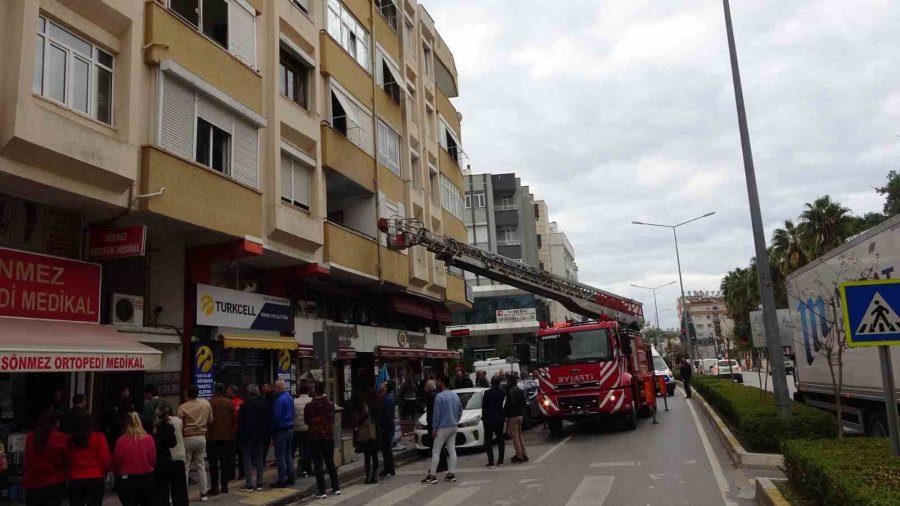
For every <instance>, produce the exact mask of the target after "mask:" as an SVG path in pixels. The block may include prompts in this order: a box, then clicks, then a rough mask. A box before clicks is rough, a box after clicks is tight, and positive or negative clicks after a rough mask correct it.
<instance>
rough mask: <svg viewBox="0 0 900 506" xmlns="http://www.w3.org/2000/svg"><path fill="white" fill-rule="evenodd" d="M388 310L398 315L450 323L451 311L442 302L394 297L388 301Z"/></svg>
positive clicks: (402, 296) (407, 296)
mask: <svg viewBox="0 0 900 506" xmlns="http://www.w3.org/2000/svg"><path fill="white" fill-rule="evenodd" d="M387 309H388V310H389V311H396V312H398V313H403V314H407V315H410V316H415V317H418V318H424V319H426V320H435V321H439V322H450V321H451V316H450V311H448V310H447V308H446V307H444V305H443V304H441V303H440V302H431V301H429V300H425V299H422V298H420V297H412V296H409V295H402V294H400V295H393V296H391V298H390V299H389V300H388V303H387Z"/></svg>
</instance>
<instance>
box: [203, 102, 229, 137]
mask: <svg viewBox="0 0 900 506" xmlns="http://www.w3.org/2000/svg"><path fill="white" fill-rule="evenodd" d="M197 116H199V117H201V118H203V119H205V120H206V121H208V122H209V123H210V124H211V125H213V126H215V127H217V128H221V129H222V130H224V131H226V132H228V133H231V131H232V129H233V126H234V115H233V114H232V113H231V111H230V110H228V109H226V108H225V107H223V106H222V105H221V104H219V103H218V102H216V101H214V100H213V99H211V98H209V97H207V96H206V95H204V94H202V93H199V94H198V96H197Z"/></svg>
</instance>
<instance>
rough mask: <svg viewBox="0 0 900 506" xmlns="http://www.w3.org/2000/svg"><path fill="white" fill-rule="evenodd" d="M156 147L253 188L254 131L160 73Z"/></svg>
mask: <svg viewBox="0 0 900 506" xmlns="http://www.w3.org/2000/svg"><path fill="white" fill-rule="evenodd" d="M160 92H161V95H162V96H161V98H160V116H159V125H158V128H159V130H158V134H157V139H158V142H159V146H160V147H161V148H163V149H165V150H167V151H169V152H171V153H173V154H175V155H177V156H180V157H182V158H185V159H187V160H193V161H195V162H197V163H199V164H202V165H205V166H207V167H209V168H211V169H213V170H216V171H218V172H221V173H222V174H225V175H227V176H230V177H231V178H233V179H234V180H236V181H238V182H240V183H242V184H245V185H247V186H250V187H253V188H257V187H258V184H259V181H258V180H259V177H258V158H259V129H258V127H257V125H256V124H253V123H251V122H250V121H249V120H247V119H245V118H244V117H243V116H240V115H238V114H235V113H234V112H233V111H232V109H230V108H228V107H226V106H225V105H223V104H222V103H220V102H218V101H216V100H214V99H212V98H211V97H209V96H207V95H206V94H204V93H202V92H199V91H197V90H195V89H194V88H192V87H191V86H189V85H188V84H186V83H185V82H184V81H181V80H180V79H178V78H176V77H173V76H171V75H170V74H168V73H166V72H161V73H160Z"/></svg>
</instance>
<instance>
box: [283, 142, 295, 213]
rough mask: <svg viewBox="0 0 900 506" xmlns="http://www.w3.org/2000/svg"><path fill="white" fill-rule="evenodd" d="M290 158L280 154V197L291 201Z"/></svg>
mask: <svg viewBox="0 0 900 506" xmlns="http://www.w3.org/2000/svg"><path fill="white" fill-rule="evenodd" d="M291 181H292V179H291V157H289V156H288V155H287V154H286V153H285V152H284V151H282V152H281V197H282V198H284V199H286V200H288V201H293V200H294V198H293V193H292V188H293V187H292V184H291Z"/></svg>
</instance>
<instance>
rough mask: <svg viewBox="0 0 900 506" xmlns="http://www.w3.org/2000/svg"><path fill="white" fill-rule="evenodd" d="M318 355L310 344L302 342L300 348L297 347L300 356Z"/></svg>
mask: <svg viewBox="0 0 900 506" xmlns="http://www.w3.org/2000/svg"><path fill="white" fill-rule="evenodd" d="M315 355H316V352H315V349H314V348H313V346H312V345H310V344H301V345H300V347H299V348H297V356H300V357H314V356H315Z"/></svg>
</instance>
